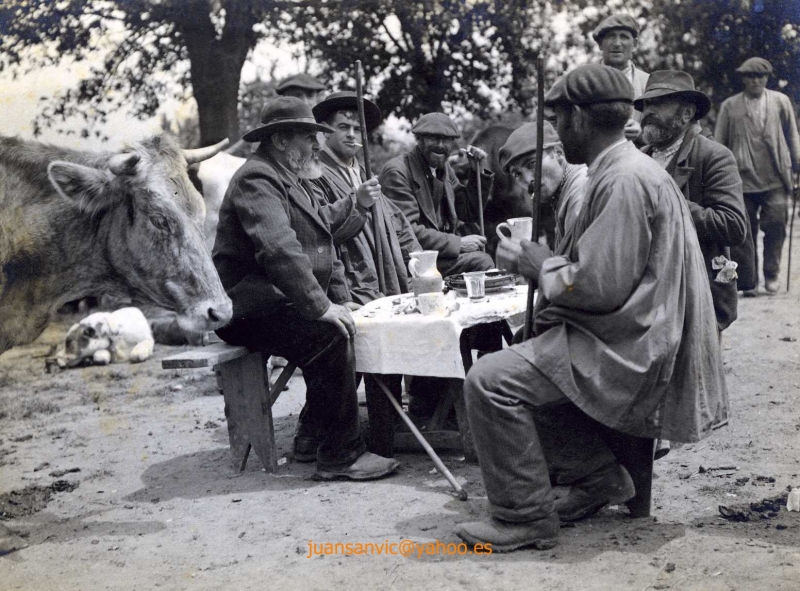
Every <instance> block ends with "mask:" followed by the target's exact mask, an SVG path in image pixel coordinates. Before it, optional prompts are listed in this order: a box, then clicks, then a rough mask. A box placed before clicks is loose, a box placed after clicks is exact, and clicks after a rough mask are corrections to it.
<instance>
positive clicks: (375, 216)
mask: <svg viewBox="0 0 800 591" xmlns="http://www.w3.org/2000/svg"><path fill="white" fill-rule="evenodd" d="M362 78H363V70H362V69H361V60H357V61H356V97H357V101H358V122H359V123H360V124H361V144H362V146H361V149H362V150H363V153H364V171H365V172H366V174H367V180H370V179H371V178H372V169H371V168H370V165H369V148H368V142H367V120H366V117H365V116H364V88H363V86H362V82H361V79H362ZM372 236H373V238H374V240H375V252H373V255H374V256H375V269H376V270H377V271H378V289H379V290H380V292H381V293H382V294H383V295H388V294H387V293H386V279H385V277H384V273H383V242H382V240H381V236H383V219H382V216H381V214H380V201H376V202H375V205H373V206H372Z"/></svg>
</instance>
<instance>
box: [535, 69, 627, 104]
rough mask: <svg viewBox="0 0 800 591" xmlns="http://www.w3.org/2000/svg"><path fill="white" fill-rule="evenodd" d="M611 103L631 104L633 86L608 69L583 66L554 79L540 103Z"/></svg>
mask: <svg viewBox="0 0 800 591" xmlns="http://www.w3.org/2000/svg"><path fill="white" fill-rule="evenodd" d="M612 101H626V102H629V103H632V102H633V86H632V85H631V83H630V81H629V80H628V77H627V76H626V75H625V74H623V73H622V72H620V71H619V70H617V69H616V68H611V67H609V66H603V65H600V64H587V65H585V66H578V67H577V68H575V69H574V70H570V71H569V72H567V73H566V74H564V75H563V76H561V78H559V79H558V80H556V83H555V84H553V88H551V89H550V91H549V92H548V93H547V94H546V95H545V97H544V104H545V105H547V106H550V107H552V106H555V105H559V104H571V105H579V106H580V105H592V104H595V103H610V102H612Z"/></svg>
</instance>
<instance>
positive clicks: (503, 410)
mask: <svg viewBox="0 0 800 591" xmlns="http://www.w3.org/2000/svg"><path fill="white" fill-rule="evenodd" d="M633 98H634V96H633V88H632V86H631V84H630V82H629V81H628V79H627V78H626V77H625V76H624V74H622V73H621V72H620V71H619V70H616V69H614V68H609V67H607V66H602V65H598V64H591V65H586V66H581V67H578V68H576V69H574V70H572V71H570V72H569V73H567V74H566V75H565V76H562V77H561V78H560V79H559V80H558V81H556V83H555V84H554V85H553V87H552V88H551V89H550V91H549V92H548V93H547V95H546V97H545V104H546V105H548V106H549V107H551V108H552V109H553V110H554V111H555V116H556V122H557V124H556V130H557V132H558V136H559V137H560V138H561V141H562V142H563V145H564V153H565V155H566V158H567V161H568V162H570V163H571V164H586V165H587V166H588V167H589V168H588V171H587V179H588V180H587V186H586V195H585V197H584V202H583V205H582V207H581V212H580V215H579V216H578V219H577V220H576V221H575V222H574V224H573V225H572V227H571V228H569V229H567V233H566V236H565V237H564V239H562V241H561V243H560V244H559V245H558V246H557V248H556V251H555V252H551V251H550V249H549V248H548V247H546V246H544V245H541V244H538V243H534V242H531V241H527V240H523V241H522V242H521V249H520V250H521V252H520V253H515V252H514V251H511V252H509V251H506V250H505V249H504V248H503V244H502V243H501V245H500V249H498V256H497V258H498V264H501V265H502V266H504V267H505V268H508V269H511V270H519V272H520V273H521V274H522V275H523V276H525V277H527V278H529V279H531V280H533V282H534V284H535V286H536V287H538V290H539V293H538V298H537V302H536V308H535V310H534V327H533V328H534V336H533V338H531V339H529V340H527V341H525V342H523V343H521V344H518V345H514V346H512V347H509V348H508V349H504V350H502V351H499V352H497V353H493V354H491V355H486V356H484V357H483V358H481V359H479V360H478V361H477V362H476V363H475V365H474V366H473V367H472V369H471V370H470V372H469V374H468V375H467V379H466V383H465V386H464V392H465V399H466V405H467V414H468V416H469V422H470V427H471V428H472V434H473V438H474V441H475V449H476V451H477V454H478V460H479V463H480V468H481V473H482V475H483V481H484V485H485V488H486V494H487V498H488V501H489V510H490V514H491V519H490V520H488V521H485V522H473V523H462V524H460V525H458V526H457V527H456V534H457V535H459V536H460V537H461V538H462V539H463V540H465V541H466V542H467V543H469V544H477V543H484V544H485V543H491V544H492V550H493V551H495V552H507V551H511V550H515V549H518V548H524V547H533V548H536V549H548V548H552V547H553V546H555V544H556V543H557V537H558V529H559V519H561V520H564V521H574V520H578V519H583V518H585V517H588V516H590V515H592V514H593V513H595V512H597V511H598V510H599V509H601V508H602V507H603V506H605V505H607V504H609V503H611V504H615V503H622V502H624V501H626V500H628V499H630V498H632V497H633V496H634V494H635V492H636V491H635V489H634V486H633V482H632V481H631V478H630V475H629V474H628V473H627V471H626V470H625V469H624V468H623V467H622V466H621V465H620V464H619V462H618V461H617V459H616V457H615V456H614V454H613V452H612V451H611V449H610V448H609V447H608V445H607V444H606V442H605V439H604V437H605V436H606V433H607V430H608V429H611V430H615V431H619V432H622V433H625V434H628V435H632V436H635V437H644V438H652V439H655V438H657V437H659V436H662V437H664V438H666V439H669V440H671V441H697V440H699V439H700V438H702V437H704V436H705V435H707V434H708V433H709V432H710V431H711V429H712V427H713V426H715V425H718V424H720V423H722V422H723V421H724V420H726V418H727V391H726V387H725V380H724V375H723V371H722V363H721V360H720V353H719V342H718V338H717V329H716V322H715V319H714V308H713V304H712V301H711V294H710V292H709V289H708V279H707V277H706V272H705V264H704V262H703V256H702V253H701V251H700V246H699V244H698V241H697V233H696V232H695V229H694V224H693V222H692V218H691V214H690V212H689V208H688V206H687V204H686V200H685V199H684V197H683V195H682V194H681V192H680V189H678V187H677V185H675V182H674V181H673V180H672V178H671V177H670V176H669V175H668V174H667V173H666V171H664V170H663V169H662V168H661V167H660V166H659V165H658V164H656V162H655V161H654V160H653V159H651V158H649V157H648V156H646V155H644V154H642V153H641V152H640V151H639V150H638V149H637V148H636V147H635V146H634V145H633V144H632V143H631V142H629V141H626V139H625V135H624V126H625V124H626V122H627V121H628V119H630V110H631V103H632V102H633ZM548 464H549V466H548ZM549 468H552V469H553V470H552V471H553V472H554V473H555V474H556V475H557V478H558V483H559V484H563V485H570V486H571V488H570V491H569V494H568V495H567V496H565V497H562V498H560V499H557V500H556V499H554V496H553V492H552V488H551V484H550V477H549V472H550V470H549Z"/></svg>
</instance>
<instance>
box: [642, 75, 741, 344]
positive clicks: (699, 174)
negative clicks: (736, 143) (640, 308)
mask: <svg viewBox="0 0 800 591" xmlns="http://www.w3.org/2000/svg"><path fill="white" fill-rule="evenodd" d="M633 106H634V108H635V109H636V110H637V111H640V112H641V113H642V137H643V139H644V141H645V143H646V144H647V145H646V146H645V147H644V148H643V150H642V151H643V152H644V153H645V154H648V155H650V156H651V157H652V158H653V159H654V160H655V161H656V162H658V164H660V165H661V166H662V167H663V168H665V169H666V171H667V172H668V173H669V174H670V175H671V176H672V178H673V179H675V182H676V183H677V184H678V187H680V189H681V191H682V192H683V196H684V197H685V198H686V201H687V204H688V205H689V211H691V213H692V221H693V222H694V226H695V229H696V230H697V237H698V238H699V240H700V248H701V250H702V251H703V258H704V259H705V261H706V271H707V272H708V279H709V282H710V285H711V296H712V298H713V300H714V311H715V313H716V316H717V326H718V328H719V330H720V331H722V330H724V329H725V328H727V327H728V326H729V325H730V324H731V323H732V322H733V321H734V320H736V308H737V300H738V296H737V284H736V277H735V274H733V273H732V272H731V271H729V270H728V269H730V267H731V266H730V265H728V266H727V267H726V266H725V262H723V260H722V259H720V258H719V257H724V260H725V261H730V260H731V251H730V248H731V247H733V246H739V245H741V244H742V243H743V242H744V241H745V238H746V237H747V229H748V226H749V224H748V222H747V214H746V213H745V207H744V199H743V197H742V181H741V178H740V177H739V171H738V169H737V167H736V160H735V159H734V157H733V154H732V153H731V151H730V150H729V149H728V148H726V147H725V146H723V145H721V144H719V143H717V142H715V141H713V140H711V139H709V138H706V137H704V136H702V135H701V134H700V132H701V128H700V126H699V125H698V124H697V123H696V122H697V121H699V120H700V119H702V118H703V117H705V115H706V113H708V110H709V109H710V108H711V100H710V99H709V98H708V96H706V95H705V93H703V92H700V91H699V90H696V89H695V87H694V80H692V77H691V76H690V75H689V74H687V73H686V72H681V71H678V70H660V71H658V72H653V73H652V74H650V80H648V82H647V87H646V88H645V91H644V93H643V94H642V95H641V96H639V97H638V98H637V99H636V100H635V101H633ZM714 259H717V260H716V262H715V260H714ZM735 262H737V264H738V261H735Z"/></svg>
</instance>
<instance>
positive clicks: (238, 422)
mask: <svg viewBox="0 0 800 591" xmlns="http://www.w3.org/2000/svg"><path fill="white" fill-rule="evenodd" d="M268 359H269V355H267V354H264V353H261V352H258V351H256V352H253V351H250V350H249V349H247V348H246V347H235V346H233V345H228V344H226V343H222V342H217V343H213V344H211V345H208V346H206V347H201V348H198V349H190V350H188V351H185V352H183V353H179V354H177V355H172V356H170V357H166V358H164V359H162V360H161V367H162V368H164V369H189V368H199V367H213V368H214V371H215V372H216V374H217V383H218V384H219V387H220V390H222V395H223V397H224V399H225V418H226V421H227V424H228V437H229V438H230V442H231V454H232V455H233V464H234V467H236V468H238V469H239V471H243V470H244V469H245V466H246V465H247V458H248V456H249V455H250V450H251V449H254V450H255V452H256V455H257V456H258V457H259V459H260V460H261V463H262V464H263V465H264V468H265V469H266V470H267V472H275V471H276V470H277V469H278V454H277V450H276V449H275V431H274V428H273V424H272V405H273V404H275V401H276V400H277V399H278V396H280V394H281V392H282V391H283V388H284V387H285V386H286V383H287V382H288V381H289V378H291V377H292V373H294V370H295V368H296V366H295V365H293V364H291V363H289V364H288V365H287V366H286V367H285V368H284V369H283V371H282V372H281V374H280V376H278V379H277V380H276V381H275V385H274V386H272V388H270V387H269V375H268V372H267V361H268Z"/></svg>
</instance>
